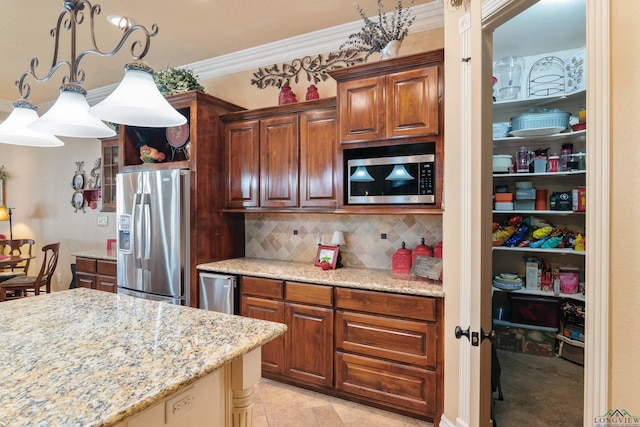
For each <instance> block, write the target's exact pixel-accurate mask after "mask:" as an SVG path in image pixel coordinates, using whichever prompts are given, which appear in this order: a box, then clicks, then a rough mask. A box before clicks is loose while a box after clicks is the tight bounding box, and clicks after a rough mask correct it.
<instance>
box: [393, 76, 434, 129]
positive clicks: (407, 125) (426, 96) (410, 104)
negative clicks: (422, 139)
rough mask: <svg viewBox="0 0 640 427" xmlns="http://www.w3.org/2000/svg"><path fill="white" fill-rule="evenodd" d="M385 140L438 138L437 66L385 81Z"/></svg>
mask: <svg viewBox="0 0 640 427" xmlns="http://www.w3.org/2000/svg"><path fill="white" fill-rule="evenodd" d="M386 91H387V93H386V104H387V116H386V128H387V137H388V138H395V137H407V136H420V135H438V67H437V66H433V67H428V68H423V69H419V70H413V71H405V72H400V73H395V74H390V75H388V76H387V78H386Z"/></svg>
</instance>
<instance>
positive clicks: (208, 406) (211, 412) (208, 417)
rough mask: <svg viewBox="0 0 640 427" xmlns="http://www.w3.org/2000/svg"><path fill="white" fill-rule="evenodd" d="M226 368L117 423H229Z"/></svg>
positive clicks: (215, 426)
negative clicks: (226, 420) (226, 417)
mask: <svg viewBox="0 0 640 427" xmlns="http://www.w3.org/2000/svg"><path fill="white" fill-rule="evenodd" d="M223 372H224V369H220V370H218V371H216V372H214V373H213V374H211V375H208V376H207V377H205V378H203V379H201V380H200V381H198V382H197V383H195V384H193V385H192V386H189V387H188V388H187V389H186V390H184V391H182V392H179V393H176V394H174V395H172V396H170V397H169V398H167V399H165V400H164V401H163V402H160V403H158V404H156V405H155V406H152V407H151V408H149V409H147V410H146V411H144V412H142V413H140V414H138V415H135V416H133V417H132V418H130V419H129V420H127V421H124V422H122V423H120V424H118V425H117V426H116V427H149V426H165V427H199V426H208V427H224V426H226V425H227V423H226V422H225V413H226V411H225V399H224V390H223V385H224V384H225V381H224V374H223ZM216 403H217V404H216ZM214 408H215V409H214Z"/></svg>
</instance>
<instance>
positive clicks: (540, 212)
mask: <svg viewBox="0 0 640 427" xmlns="http://www.w3.org/2000/svg"><path fill="white" fill-rule="evenodd" d="M493 213H494V214H496V215H499V214H507V215H509V214H518V215H582V216H584V214H585V213H586V212H574V211H550V210H542V209H540V210H533V211H525V210H515V209H514V210H512V211H500V210H498V211H497V210H494V211H493Z"/></svg>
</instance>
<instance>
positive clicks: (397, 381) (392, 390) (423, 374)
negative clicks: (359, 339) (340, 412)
mask: <svg viewBox="0 0 640 427" xmlns="http://www.w3.org/2000/svg"><path fill="white" fill-rule="evenodd" d="M336 389H337V390H340V391H342V392H345V393H349V394H353V395H355V396H358V397H361V398H367V399H369V400H371V401H375V402H376V403H378V404H380V405H383V406H387V407H391V408H395V409H402V410H405V411H409V412H412V413H415V414H418V415H421V416H424V415H426V416H427V417H434V415H435V412H436V374H435V372H433V371H429V370H426V369H419V368H416V367H413V366H406V365H402V364H399V363H393V362H388V361H382V360H378V359H372V358H369V357H364V356H358V355H353V354H346V353H342V352H337V353H336Z"/></svg>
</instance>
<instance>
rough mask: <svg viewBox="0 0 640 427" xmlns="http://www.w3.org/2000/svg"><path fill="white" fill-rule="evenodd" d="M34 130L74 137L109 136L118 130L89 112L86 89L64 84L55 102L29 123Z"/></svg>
mask: <svg viewBox="0 0 640 427" xmlns="http://www.w3.org/2000/svg"><path fill="white" fill-rule="evenodd" d="M29 127H30V128H31V129H33V130H37V131H40V132H46V133H51V134H53V135H57V136H68V137H72V138H108V137H110V136H115V135H116V132H115V131H114V130H113V129H111V128H110V127H109V126H107V125H105V124H104V123H103V122H102V121H100V120H99V119H97V118H96V117H94V116H92V115H91V114H89V104H88V103H87V98H86V91H85V90H84V89H82V88H81V87H80V86H78V85H73V84H69V85H64V86H62V87H61V88H60V96H58V99H57V100H56V102H55V104H53V106H52V107H51V108H50V109H49V111H47V112H46V113H44V114H43V115H42V117H40V118H39V119H38V120H36V121H34V122H33V123H31V124H30V125H29Z"/></svg>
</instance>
